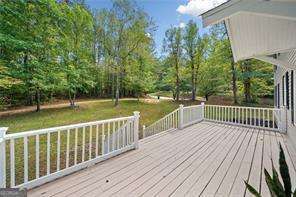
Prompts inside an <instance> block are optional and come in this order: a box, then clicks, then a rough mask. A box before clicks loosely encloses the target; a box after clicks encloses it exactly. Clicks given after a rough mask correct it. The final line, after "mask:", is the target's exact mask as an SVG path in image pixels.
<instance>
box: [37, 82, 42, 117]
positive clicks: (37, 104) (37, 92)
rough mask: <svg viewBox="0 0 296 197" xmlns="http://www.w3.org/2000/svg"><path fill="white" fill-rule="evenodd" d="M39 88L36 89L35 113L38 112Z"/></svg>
mask: <svg viewBox="0 0 296 197" xmlns="http://www.w3.org/2000/svg"><path fill="white" fill-rule="evenodd" d="M40 109H41V108H40V88H39V87H37V88H36V112H39V111H40Z"/></svg>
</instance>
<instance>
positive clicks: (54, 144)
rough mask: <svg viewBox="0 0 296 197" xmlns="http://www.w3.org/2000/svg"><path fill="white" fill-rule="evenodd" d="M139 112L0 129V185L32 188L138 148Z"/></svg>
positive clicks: (0, 186) (3, 186) (1, 186)
mask: <svg viewBox="0 0 296 197" xmlns="http://www.w3.org/2000/svg"><path fill="white" fill-rule="evenodd" d="M138 127H139V112H134V116H130V117H124V118H116V119H109V120H102V121H95V122H88V123H82V124H75V125H69V126H62V127H55V128H48V129H41V130H35V131H28V132H21V133H15V134H7V135H6V134H5V132H6V130H7V128H0V168H1V169H0V188H5V187H25V188H32V187H36V186H39V185H42V184H44V183H46V182H49V181H52V180H54V179H56V178H58V177H62V176H64V175H67V174H70V173H72V172H75V171H78V170H80V169H82V168H86V167H88V166H91V165H93V164H95V163H98V162H100V161H103V160H105V159H108V158H110V157H113V156H116V155H118V154H121V153H123V152H126V151H128V150H131V149H136V148H138V131H139V129H138Z"/></svg>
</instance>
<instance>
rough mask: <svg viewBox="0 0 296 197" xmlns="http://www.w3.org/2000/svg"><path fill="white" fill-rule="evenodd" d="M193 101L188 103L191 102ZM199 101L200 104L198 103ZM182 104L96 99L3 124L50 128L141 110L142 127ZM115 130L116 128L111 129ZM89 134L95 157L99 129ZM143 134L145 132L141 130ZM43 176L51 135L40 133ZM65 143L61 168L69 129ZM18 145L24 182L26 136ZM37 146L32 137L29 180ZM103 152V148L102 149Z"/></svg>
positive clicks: (53, 141) (17, 128)
mask: <svg viewBox="0 0 296 197" xmlns="http://www.w3.org/2000/svg"><path fill="white" fill-rule="evenodd" d="M191 104H192V103H191V102H186V103H184V105H191ZM194 104H197V103H194ZM178 106H179V103H177V102H172V101H161V102H145V101H144V100H141V101H136V100H124V101H121V102H120V105H119V106H118V107H114V105H113V102H111V101H107V102H106V101H105V102H102V101H99V100H98V101H95V102H94V101H92V102H89V103H83V104H80V106H79V108H76V109H72V108H69V107H65V108H57V109H46V110H42V111H41V112H38V113H37V112H29V113H22V114H17V115H12V116H7V117H2V118H1V120H0V125H1V127H9V130H8V133H17V132H21V131H27V130H34V129H41V128H49V127H55V126H62V125H69V124H75V123H82V122H89V121H95V120H104V119H109V118H116V117H124V116H131V115H133V112H134V111H140V115H141V117H140V128H142V125H143V124H145V125H147V126H148V125H150V124H152V123H153V122H154V121H156V120H158V119H160V118H161V117H163V116H164V115H166V114H168V113H169V112H171V111H173V110H174V109H176V108H177V107H178ZM94 129H95V128H93V131H94ZM111 131H112V129H111ZM85 132H86V136H85V139H86V140H85V149H84V154H85V157H86V158H88V154H89V150H90V148H89V147H90V145H91V146H92V149H91V152H92V154H91V155H92V158H94V157H95V148H94V145H95V141H94V140H95V132H93V133H92V137H91V138H90V136H91V135H90V128H86V131H85ZM99 133H100V134H99V141H101V139H102V135H101V131H99ZM140 136H141V133H140ZM39 137H40V157H39V160H40V163H39V164H40V170H39V172H40V176H44V175H46V170H47V166H46V164H47V162H46V155H47V149H46V147H47V140H46V139H47V136H46V135H40V136H39ZM60 137H61V144H60V150H61V155H60V160H61V161H60V162H61V164H60V165H61V166H60V169H63V168H65V166H66V165H65V163H66V161H65V158H66V141H67V140H66V139H67V136H66V132H61V136H60ZM74 139H75V132H74V130H71V131H70V161H69V163H70V166H72V165H73V164H74V149H75V148H74V147H75V144H74V141H75V140H74ZM90 139H92V141H90ZM14 144H15V169H16V171H15V177H16V185H18V184H21V183H22V182H23V179H24V173H23V171H24V158H23V154H24V152H23V150H24V145H23V144H24V142H23V139H22V138H21V139H17V140H15V142H14ZM82 144H83V143H82V129H80V130H79V131H78V150H77V153H78V156H77V161H78V163H80V162H82V153H83V148H82ZM35 146H36V139H35V137H34V136H33V137H29V138H28V153H29V155H28V157H29V180H33V179H35V170H36V166H35V163H36V162H35V157H36V156H35V155H36V154H35ZM9 147H10V146H9V142H7V144H6V148H7V149H6V150H7V159H6V162H7V164H6V166H7V169H6V170H7V171H6V172H7V177H8V178H7V185H8V186H9V183H10V178H9V177H10V167H11V166H10V153H9ZM50 147H51V151H50V171H51V172H55V171H56V170H57V165H56V164H57V154H56V152H57V147H58V146H57V133H52V134H51V136H50ZM99 152H101V149H100V148H99Z"/></svg>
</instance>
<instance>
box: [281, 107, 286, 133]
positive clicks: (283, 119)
mask: <svg viewBox="0 0 296 197" xmlns="http://www.w3.org/2000/svg"><path fill="white" fill-rule="evenodd" d="M280 120H281V122H280V125H281V128H280V130H281V131H283V132H285V133H287V108H286V107H285V106H281V112H280Z"/></svg>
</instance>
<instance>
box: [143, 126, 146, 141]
mask: <svg viewBox="0 0 296 197" xmlns="http://www.w3.org/2000/svg"><path fill="white" fill-rule="evenodd" d="M145 130H146V126H145V125H143V138H145V137H146V131H145Z"/></svg>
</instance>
